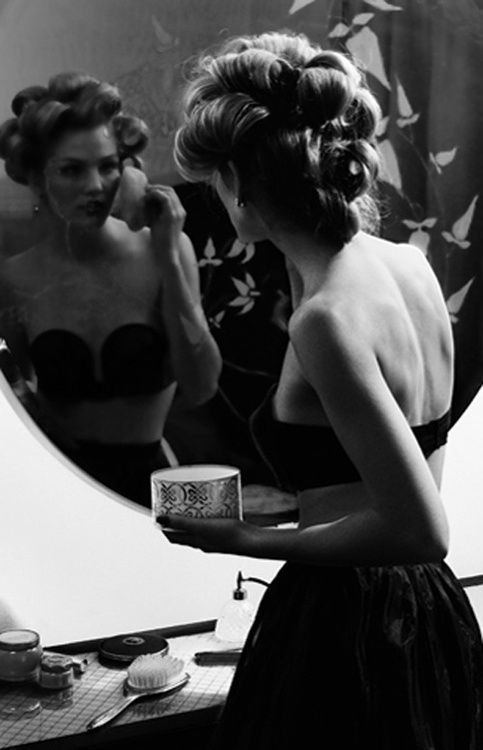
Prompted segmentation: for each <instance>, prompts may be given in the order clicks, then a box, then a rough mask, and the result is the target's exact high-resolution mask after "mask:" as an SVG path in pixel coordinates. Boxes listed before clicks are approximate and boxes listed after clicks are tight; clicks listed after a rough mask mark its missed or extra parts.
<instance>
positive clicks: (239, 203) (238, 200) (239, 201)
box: [235, 198, 247, 208]
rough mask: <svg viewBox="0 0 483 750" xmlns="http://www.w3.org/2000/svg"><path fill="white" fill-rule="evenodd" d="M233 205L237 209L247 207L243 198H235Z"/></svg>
mask: <svg viewBox="0 0 483 750" xmlns="http://www.w3.org/2000/svg"><path fill="white" fill-rule="evenodd" d="M235 204H236V206H237V208H245V206H246V205H247V204H246V203H245V201H244V200H243V198H235Z"/></svg>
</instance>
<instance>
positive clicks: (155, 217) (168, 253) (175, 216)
mask: <svg viewBox="0 0 483 750" xmlns="http://www.w3.org/2000/svg"><path fill="white" fill-rule="evenodd" d="M145 211H146V218H147V224H148V225H149V227H150V228H151V237H152V240H153V245H154V246H155V248H159V249H160V259H161V261H162V260H163V258H176V257H177V253H178V250H179V241H180V237H181V233H182V231H183V225H184V222H185V218H186V211H185V209H184V206H183V204H182V203H181V201H180V199H179V198H178V195H177V194H176V191H175V190H174V189H173V188H172V187H170V186H168V185H149V186H148V187H147V188H146V197H145Z"/></svg>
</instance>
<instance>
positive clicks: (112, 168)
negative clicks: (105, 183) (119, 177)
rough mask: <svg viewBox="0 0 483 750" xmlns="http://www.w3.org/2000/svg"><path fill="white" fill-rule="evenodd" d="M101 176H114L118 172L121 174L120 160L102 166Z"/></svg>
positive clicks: (107, 162)
mask: <svg viewBox="0 0 483 750" xmlns="http://www.w3.org/2000/svg"><path fill="white" fill-rule="evenodd" d="M99 171H100V172H101V174H104V175H112V174H113V173H114V172H118V173H119V174H120V172H121V163H120V162H119V160H118V159H116V160H114V159H113V160H112V161H106V162H104V164H101V166H100V170H99Z"/></svg>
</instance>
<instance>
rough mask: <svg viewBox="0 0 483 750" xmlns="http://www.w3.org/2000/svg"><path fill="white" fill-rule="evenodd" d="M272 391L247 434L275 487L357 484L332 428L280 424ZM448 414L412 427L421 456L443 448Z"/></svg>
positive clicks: (357, 478) (357, 476)
mask: <svg viewBox="0 0 483 750" xmlns="http://www.w3.org/2000/svg"><path fill="white" fill-rule="evenodd" d="M273 390H274V389H270V391H269V393H268V394H267V396H266V398H265V399H264V401H263V402H262V404H261V405H260V406H259V407H258V409H257V410H256V411H255V412H254V414H253V415H252V417H251V419H250V431H251V434H252V438H253V440H254V442H255V445H256V447H257V449H258V452H259V453H260V455H261V457H262V458H263V460H264V461H265V463H266V464H267V466H268V467H269V469H270V470H271V472H272V473H273V475H274V479H275V481H276V483H277V485H278V486H279V487H280V488H282V489H283V490H285V491H287V492H297V491H301V490H304V489H309V488H311V487H327V486H329V485H334V484H345V483H346V482H358V481H360V474H359V472H358V470H357V469H356V467H355V466H354V464H353V462H352V461H351V459H350V458H349V456H348V455H347V453H346V451H345V449H344V447H343V446H342V444H341V442H340V441H339V439H338V437H337V435H336V434H335V432H334V430H333V429H332V427H330V426H329V425H327V426H326V425H305V424H292V423H289V422H281V421H279V420H277V419H275V418H274V416H273V409H272V396H273ZM449 427H450V413H449V412H447V413H446V414H444V415H443V416H441V417H440V418H439V419H436V420H433V421H432V422H428V423H427V424H422V425H417V426H415V427H412V428H411V429H412V432H413V434H414V436H415V438H416V440H417V441H418V443H419V446H420V448H421V450H422V452H423V453H424V455H425V456H429V455H430V454H431V453H432V452H433V451H435V450H436V449H437V448H439V447H441V446H442V445H444V444H445V443H446V441H447V436H448V432H449Z"/></svg>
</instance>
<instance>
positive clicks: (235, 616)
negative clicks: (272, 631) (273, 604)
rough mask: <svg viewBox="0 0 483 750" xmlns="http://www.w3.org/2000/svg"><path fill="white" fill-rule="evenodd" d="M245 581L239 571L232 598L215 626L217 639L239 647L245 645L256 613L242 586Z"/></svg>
mask: <svg viewBox="0 0 483 750" xmlns="http://www.w3.org/2000/svg"><path fill="white" fill-rule="evenodd" d="M243 580H244V579H243V576H242V573H241V571H239V572H238V576H237V583H236V588H235V589H234V590H233V594H232V598H231V599H230V600H229V601H228V602H227V603H226V604H225V605H224V607H223V608H222V610H221V613H220V616H219V618H218V620H217V621H216V626H215V636H216V638H218V639H219V640H220V641H226V642H228V643H233V644H237V645H239V646H241V645H242V644H243V643H244V641H245V639H246V637H247V635H248V631H249V630H250V627H251V624H252V622H253V619H254V617H255V612H256V608H255V607H254V605H253V604H252V603H251V602H250V601H249V600H248V593H247V590H246V589H244V588H243V586H242V582H243ZM247 580H248V579H247Z"/></svg>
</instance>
